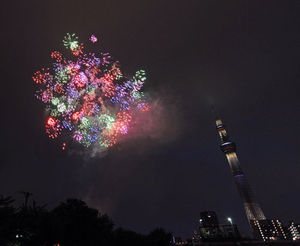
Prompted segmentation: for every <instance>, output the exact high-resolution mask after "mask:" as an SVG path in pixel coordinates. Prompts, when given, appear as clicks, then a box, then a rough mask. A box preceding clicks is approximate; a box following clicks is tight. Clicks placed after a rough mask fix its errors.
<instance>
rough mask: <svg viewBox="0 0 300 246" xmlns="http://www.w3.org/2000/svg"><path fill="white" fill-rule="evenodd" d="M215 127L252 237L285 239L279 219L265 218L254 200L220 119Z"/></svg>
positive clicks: (233, 144)
mask: <svg viewBox="0 0 300 246" xmlns="http://www.w3.org/2000/svg"><path fill="white" fill-rule="evenodd" d="M216 127H217V131H218V134H219V137H220V140H221V145H220V147H221V150H222V151H223V152H224V154H225V155H226V158H227V161H228V164H229V167H230V169H231V172H232V175H233V178H234V181H235V184H236V186H237V189H238V192H239V195H240V197H241V200H242V203H243V205H244V209H245V212H246V216H247V218H248V221H249V224H250V225H251V227H252V230H253V235H254V237H255V238H257V239H263V240H264V241H266V240H276V239H283V240H284V239H286V235H285V233H284V230H283V229H282V225H281V223H280V221H278V220H267V219H266V216H265V215H264V213H263V211H262V209H261V207H260V205H259V204H258V203H257V201H256V200H255V198H254V195H253V192H252V190H251V188H250V185H249V183H248V180H247V178H246V176H245V174H244V172H243V171H242V168H241V166H240V162H239V160H238V158H237V154H236V145H235V143H234V142H232V141H231V140H230V138H229V136H228V134H227V131H226V128H225V126H224V124H223V122H222V121H221V120H220V119H217V120H216Z"/></svg>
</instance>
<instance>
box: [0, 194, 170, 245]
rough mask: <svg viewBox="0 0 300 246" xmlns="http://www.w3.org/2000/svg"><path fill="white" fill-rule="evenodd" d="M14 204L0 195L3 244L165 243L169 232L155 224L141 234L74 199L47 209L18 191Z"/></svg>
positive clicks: (0, 239)
mask: <svg viewBox="0 0 300 246" xmlns="http://www.w3.org/2000/svg"><path fill="white" fill-rule="evenodd" d="M22 194H23V195H24V203H23V204H22V205H21V206H20V207H18V208H16V207H15V206H14V205H13V203H14V199H12V198H11V197H3V196H0V245H4V246H27V245H30V246H48V245H49V246H54V245H60V246H81V245H82V246H83V245H84V246H94V245H95V246H96V245H99V246H100V245H101V246H120V245H131V246H143V245H145V246H165V245H170V241H171V234H170V233H167V232H166V231H165V230H163V229H162V228H158V229H155V230H153V231H152V232H150V233H149V235H142V234H139V233H136V232H134V231H130V230H125V229H123V228H117V229H114V225H113V222H112V221H111V219H110V218H109V217H108V216H107V215H105V214H100V213H99V212H98V210H97V209H94V208H90V207H88V206H87V205H86V204H85V202H83V201H81V200H78V199H68V200H67V201H65V202H62V203H61V204H60V205H59V206H57V207H56V208H54V209H53V210H51V211H48V210H47V209H46V206H40V205H38V204H37V203H36V202H35V201H34V200H32V199H30V196H31V195H32V194H30V193H28V192H22Z"/></svg>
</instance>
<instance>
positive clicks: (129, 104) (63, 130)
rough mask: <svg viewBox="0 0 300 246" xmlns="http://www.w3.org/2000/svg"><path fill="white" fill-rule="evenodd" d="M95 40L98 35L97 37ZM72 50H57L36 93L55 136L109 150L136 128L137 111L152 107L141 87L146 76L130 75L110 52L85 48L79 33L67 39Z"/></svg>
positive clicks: (39, 75)
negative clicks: (90, 50)
mask: <svg viewBox="0 0 300 246" xmlns="http://www.w3.org/2000/svg"><path fill="white" fill-rule="evenodd" d="M90 41H91V42H92V43H95V42H96V41H97V38H96V37H95V36H94V35H92V36H91V38H90ZM63 45H64V46H65V47H66V49H67V50H69V52H70V54H66V55H65V56H64V55H63V54H62V53H61V52H58V51H53V52H52V53H51V58H52V59H53V60H54V63H53V64H52V67H51V68H42V69H41V70H39V71H37V72H35V73H34V75H33V77H32V79H33V81H34V82H35V83H36V84H37V85H38V86H39V89H38V90H37V91H36V97H37V98H38V99H39V100H40V101H42V102H43V103H44V104H45V108H46V112H47V114H48V117H47V119H46V123H45V130H46V133H47V134H48V136H49V137H50V138H53V139H55V138H58V137H62V138H63V144H62V149H63V150H64V149H65V148H66V146H67V143H66V141H67V140H69V141H75V142H77V143H79V144H81V145H83V146H85V147H90V146H96V147H102V148H108V147H111V146H113V145H115V144H116V143H117V142H118V141H119V140H120V139H121V137H122V136H123V135H126V134H128V133H129V132H130V128H131V127H132V125H133V124H132V123H133V122H134V116H135V113H137V112H139V111H140V112H144V111H147V110H149V104H148V102H147V100H146V97H145V95H144V93H143V92H141V89H142V87H143V84H144V82H145V80H146V76H145V71H144V70H139V71H137V72H136V73H135V75H134V76H133V77H132V78H128V77H126V76H124V74H123V73H122V71H121V68H120V64H119V62H117V61H113V60H112V58H111V56H110V55H109V54H108V53H99V54H98V55H96V54H94V53H88V52H84V45H83V43H80V42H79V39H78V37H77V36H76V35H75V34H69V33H67V35H66V36H65V37H64V39H63Z"/></svg>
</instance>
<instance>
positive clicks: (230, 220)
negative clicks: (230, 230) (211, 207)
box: [227, 217, 232, 225]
mask: <svg viewBox="0 0 300 246" xmlns="http://www.w3.org/2000/svg"><path fill="white" fill-rule="evenodd" d="M227 220H228V221H229V223H230V224H231V225H232V219H231V218H230V217H228V218H227Z"/></svg>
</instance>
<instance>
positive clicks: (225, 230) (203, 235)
mask: <svg viewBox="0 0 300 246" xmlns="http://www.w3.org/2000/svg"><path fill="white" fill-rule="evenodd" d="M199 222H200V227H199V231H200V239H201V241H203V242H207V241H212V242H213V241H215V242H218V241H235V240H238V239H240V233H239V231H238V228H237V226H236V225H234V224H232V222H231V224H230V225H228V224H226V225H220V224H219V220H218V216H217V214H216V213H215V212H214V211H204V212H201V213H200V220H199Z"/></svg>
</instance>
